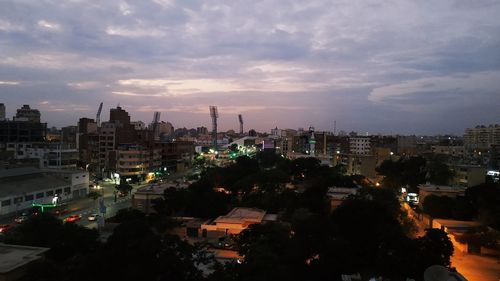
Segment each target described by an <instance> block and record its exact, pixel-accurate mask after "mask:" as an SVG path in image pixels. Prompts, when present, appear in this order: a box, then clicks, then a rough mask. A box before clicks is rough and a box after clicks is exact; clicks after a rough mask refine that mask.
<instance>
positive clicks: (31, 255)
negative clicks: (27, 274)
mask: <svg viewBox="0 0 500 281" xmlns="http://www.w3.org/2000/svg"><path fill="white" fill-rule="evenodd" d="M48 250H50V249H49V248H41V247H29V246H20V245H8V244H3V243H0V273H7V272H10V271H12V270H14V269H16V268H18V267H21V266H23V265H25V264H28V263H30V262H32V261H35V260H37V259H39V258H40V256H41V255H42V254H43V253H45V252H47V251H48Z"/></svg>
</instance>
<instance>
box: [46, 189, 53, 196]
mask: <svg viewBox="0 0 500 281" xmlns="http://www.w3.org/2000/svg"><path fill="white" fill-rule="evenodd" d="M52 195H54V191H52V190H51V191H47V192H45V196H52Z"/></svg>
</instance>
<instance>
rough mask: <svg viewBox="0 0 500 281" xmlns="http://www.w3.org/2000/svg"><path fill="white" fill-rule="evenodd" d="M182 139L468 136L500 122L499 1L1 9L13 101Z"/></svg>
mask: <svg viewBox="0 0 500 281" xmlns="http://www.w3.org/2000/svg"><path fill="white" fill-rule="evenodd" d="M101 101H102V102H104V110H103V115H102V118H101V120H107V119H108V116H109V109H110V108H111V107H116V106H117V105H118V104H120V106H121V107H122V108H124V109H125V110H127V111H129V112H130V114H131V117H132V120H142V121H144V122H146V123H149V122H151V120H152V118H153V112H154V111H160V112H161V113H162V118H161V119H162V120H164V121H170V122H171V123H172V124H173V125H174V127H176V128H177V127H188V128H189V127H196V126H201V125H204V126H207V127H209V128H210V116H209V110H208V106H209V105H217V106H218V108H219V115H220V120H219V128H220V129H221V130H228V129H235V130H237V128H238V118H237V115H238V114H242V115H243V118H244V121H245V130H248V129H251V128H254V129H256V130H258V131H269V130H270V129H271V128H274V127H276V126H278V127H279V128H295V129H296V128H298V127H304V128H307V127H309V126H310V125H312V126H315V127H316V129H317V130H333V123H334V120H336V121H337V129H338V130H345V131H351V130H354V131H358V132H362V133H364V132H369V133H401V134H438V133H441V134H444V133H454V134H462V133H463V131H464V129H465V128H466V127H471V126H475V125H478V124H491V123H500V1H498V0H472V1H470V0H457V1H452V0H439V1H418V0H413V1H409V0H392V1H382V0H373V1H368V0H364V1H356V0H342V1H319V0H310V1H287V0H274V1H271V0H270V1H258V0H251V1H242V0H240V1H230V0H226V1H211V0H207V1H201V0H200V1H194V0H183V1H171V0H151V1H146V0H144V1H111V0H106V1H79V0H72V1H68V0H66V1H60V0H54V1H39V0H36V1H35V0H33V1H21V0H12V1H4V0H0V103H4V104H5V105H6V107H7V117H8V118H12V115H13V114H14V113H15V109H16V108H19V107H20V106H22V105H23V104H30V105H31V107H34V108H37V109H39V110H40V111H41V113H42V120H43V121H44V122H48V123H49V126H57V127H60V126H66V125H76V123H77V120H78V118H80V117H91V118H95V114H96V111H97V108H98V106H99V103H100V102H101Z"/></svg>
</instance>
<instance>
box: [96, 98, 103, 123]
mask: <svg viewBox="0 0 500 281" xmlns="http://www.w3.org/2000/svg"><path fill="white" fill-rule="evenodd" d="M101 111H102V102H101V104H100V105H99V109H98V110H97V114H96V116H95V122H96V123H97V127H100V126H101Z"/></svg>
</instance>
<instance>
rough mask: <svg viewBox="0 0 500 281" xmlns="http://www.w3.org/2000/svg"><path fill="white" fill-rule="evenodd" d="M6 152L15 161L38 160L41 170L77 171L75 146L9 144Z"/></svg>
mask: <svg viewBox="0 0 500 281" xmlns="http://www.w3.org/2000/svg"><path fill="white" fill-rule="evenodd" d="M6 151H10V152H12V153H13V156H14V159H18V160H22V159H38V161H39V163H40V164H39V168H42V169H43V168H49V169H75V168H76V163H77V161H78V150H77V149H76V147H75V146H74V145H71V144H62V143H26V142H23V143H7V145H6Z"/></svg>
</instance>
